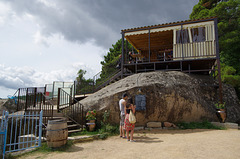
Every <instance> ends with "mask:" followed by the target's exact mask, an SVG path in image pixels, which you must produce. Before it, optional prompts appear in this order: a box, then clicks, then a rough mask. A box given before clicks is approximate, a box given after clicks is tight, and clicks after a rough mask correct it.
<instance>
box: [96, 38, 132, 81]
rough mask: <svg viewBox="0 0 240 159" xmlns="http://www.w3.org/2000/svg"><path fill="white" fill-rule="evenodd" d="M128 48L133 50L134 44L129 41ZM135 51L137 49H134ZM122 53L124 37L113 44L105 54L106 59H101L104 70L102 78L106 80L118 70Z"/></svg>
mask: <svg viewBox="0 0 240 159" xmlns="http://www.w3.org/2000/svg"><path fill="white" fill-rule="evenodd" d="M125 45H126V40H125V41H124V46H125ZM128 50H132V45H131V44H130V43H128ZM134 52H136V50H135V49H134ZM121 54H122V39H119V40H118V41H117V42H116V43H115V44H113V45H112V48H109V52H108V53H107V55H105V56H104V60H103V61H101V65H102V72H101V75H100V77H101V79H99V80H101V81H102V80H104V79H106V78H108V77H109V76H110V75H112V74H113V73H114V72H116V71H117V70H118V68H117V65H118V63H119V59H120V55H121Z"/></svg>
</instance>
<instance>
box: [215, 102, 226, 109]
mask: <svg viewBox="0 0 240 159" xmlns="http://www.w3.org/2000/svg"><path fill="white" fill-rule="evenodd" d="M215 107H216V108H217V109H225V102H224V103H216V104H215Z"/></svg>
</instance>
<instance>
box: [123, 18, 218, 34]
mask: <svg viewBox="0 0 240 159" xmlns="http://www.w3.org/2000/svg"><path fill="white" fill-rule="evenodd" d="M215 18H216V17H210V18H202V19H195V20H185V21H177V22H170V23H164V24H157V25H151V26H144V27H137V28H131V29H123V30H122V32H131V31H137V30H146V29H152V28H158V27H165V26H166V27H169V26H173V25H181V24H184V23H197V22H203V21H209V20H214V19H215Z"/></svg>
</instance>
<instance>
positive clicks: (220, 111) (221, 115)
mask: <svg viewBox="0 0 240 159" xmlns="http://www.w3.org/2000/svg"><path fill="white" fill-rule="evenodd" d="M216 115H217V117H218V120H219V122H220V123H225V120H226V118H227V114H226V110H225V109H216Z"/></svg>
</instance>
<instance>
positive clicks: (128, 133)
mask: <svg viewBox="0 0 240 159" xmlns="http://www.w3.org/2000/svg"><path fill="white" fill-rule="evenodd" d="M126 132H127V139H128V140H129V130H127V131H126Z"/></svg>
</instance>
